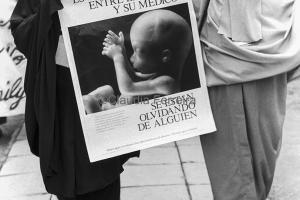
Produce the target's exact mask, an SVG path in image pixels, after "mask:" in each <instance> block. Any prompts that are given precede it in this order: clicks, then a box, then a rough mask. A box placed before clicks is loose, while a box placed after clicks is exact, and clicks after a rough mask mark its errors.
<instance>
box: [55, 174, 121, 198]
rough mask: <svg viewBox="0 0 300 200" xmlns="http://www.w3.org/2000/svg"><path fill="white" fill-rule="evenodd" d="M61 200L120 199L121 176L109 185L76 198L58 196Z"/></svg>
mask: <svg viewBox="0 0 300 200" xmlns="http://www.w3.org/2000/svg"><path fill="white" fill-rule="evenodd" d="M58 199H59V200H120V178H118V179H117V180H116V181H114V182H113V183H112V184H110V185H108V186H107V187H105V188H103V189H101V190H97V191H94V192H90V193H87V194H83V195H77V196H76V197H74V198H64V197H62V196H58Z"/></svg>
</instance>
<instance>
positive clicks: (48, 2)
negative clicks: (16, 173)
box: [10, 0, 62, 159]
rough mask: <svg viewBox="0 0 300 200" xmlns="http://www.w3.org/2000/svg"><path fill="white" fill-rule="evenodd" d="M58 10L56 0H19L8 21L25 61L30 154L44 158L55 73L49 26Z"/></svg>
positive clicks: (51, 111) (53, 94)
mask: <svg viewBox="0 0 300 200" xmlns="http://www.w3.org/2000/svg"><path fill="white" fill-rule="evenodd" d="M61 8H62V4H61V3H60V1H59V0H18V2H17V5H16V7H15V9H14V11H13V13H12V16H11V19H10V22H11V31H12V35H13V37H14V40H15V44H16V46H17V48H18V49H19V50H20V51H21V52H22V53H23V54H24V55H25V56H26V58H27V67H26V74H25V83H24V89H25V93H26V108H25V109H26V111H25V125H26V133H27V139H28V143H29V146H30V149H31V152H32V153H33V154H35V155H37V156H41V154H47V155H46V156H44V157H46V158H47V159H48V158H49V154H50V153H49V152H50V151H51V150H52V149H51V148H48V149H49V150H47V149H46V147H44V146H46V145H44V143H46V142H45V141H44V140H49V138H50V139H51V137H52V129H53V127H52V123H49V122H50V121H54V111H53V108H54V107H55V76H56V74H55V73H56V72H55V61H54V59H51V58H52V57H53V58H54V53H55V50H56V49H55V45H54V43H55V42H54V39H53V38H55V37H54V35H55V34H54V32H55V31H53V29H52V25H53V23H54V22H53V18H54V16H55V15H54V13H55V12H56V11H57V10H59V9H61ZM55 36H56V35H55ZM41 134H42V135H41ZM41 141H42V144H41ZM49 144H50V145H51V140H50V142H49ZM41 150H42V152H41Z"/></svg>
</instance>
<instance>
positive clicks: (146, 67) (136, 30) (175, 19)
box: [130, 10, 192, 79]
mask: <svg viewBox="0 0 300 200" xmlns="http://www.w3.org/2000/svg"><path fill="white" fill-rule="evenodd" d="M130 40H131V44H132V48H133V55H132V56H131V58H130V60H131V62H132V65H133V67H134V69H135V70H136V71H137V72H136V74H137V75H138V76H140V77H141V78H147V77H151V76H153V74H161V73H164V74H166V73H167V74H168V75H171V76H173V78H175V79H180V77H181V72H182V68H183V65H184V63H185V60H186V58H187V56H188V54H189V51H190V48H191V46H192V32H191V29H190V26H189V25H188V23H187V22H186V21H185V20H184V19H183V18H182V17H181V16H180V15H178V14H176V13H174V12H172V11H169V10H154V11H149V12H146V13H144V14H142V15H141V16H139V17H138V18H137V19H136V20H135V21H134V23H133V24H132V27H131V30H130Z"/></svg>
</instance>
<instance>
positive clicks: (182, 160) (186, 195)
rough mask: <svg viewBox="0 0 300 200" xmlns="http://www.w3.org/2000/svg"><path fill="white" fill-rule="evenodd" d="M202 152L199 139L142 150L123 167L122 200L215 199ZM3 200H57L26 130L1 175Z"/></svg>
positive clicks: (17, 141) (14, 146) (0, 182)
mask: <svg viewBox="0 0 300 200" xmlns="http://www.w3.org/2000/svg"><path fill="white" fill-rule="evenodd" d="M195 152H197V153H196V154H195ZM201 152H202V148H201V145H200V140H199V138H198V137H197V138H192V139H188V140H184V141H179V142H176V143H175V142H174V143H169V144H166V145H162V146H158V147H154V148H150V149H147V150H143V151H142V152H141V156H140V158H132V159H130V160H129V161H128V162H127V163H126V165H125V166H124V168H125V171H124V173H123V174H122V176H121V185H122V190H121V199H122V200H170V199H171V200H192V199H193V200H200V199H205V200H210V199H213V198H212V193H211V187H210V183H209V179H208V175H207V170H206V167H205V164H204V158H203V154H202V153H201ZM0 199H1V200H50V199H51V200H53V199H55V200H56V197H55V196H52V195H50V194H47V192H46V191H45V188H44V186H43V184H42V178H41V174H40V171H39V160H38V158H37V157H35V156H33V155H32V154H31V153H30V150H29V147H28V144H27V141H26V137H25V129H24V127H22V130H20V134H19V136H18V137H17V140H16V142H15V143H14V145H13V146H12V149H11V151H10V153H9V155H8V158H7V160H6V163H5V164H4V165H3V167H2V169H1V171H0Z"/></svg>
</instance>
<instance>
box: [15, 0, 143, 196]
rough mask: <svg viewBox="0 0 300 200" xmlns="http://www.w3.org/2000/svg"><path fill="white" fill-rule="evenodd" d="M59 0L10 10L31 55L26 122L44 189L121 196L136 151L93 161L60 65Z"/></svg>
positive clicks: (18, 38)
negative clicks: (126, 169)
mask: <svg viewBox="0 0 300 200" xmlns="http://www.w3.org/2000/svg"><path fill="white" fill-rule="evenodd" d="M59 9H62V4H61V3H60V1H59V0H19V1H18V3H17V5H16V7H15V9H14V12H13V14H12V16H11V30H12V34H13V36H14V39H15V43H16V45H17V47H18V49H19V50H20V51H21V52H22V53H24V55H25V56H26V58H27V59H28V64H27V69H26V70H27V71H26V78H25V80H26V81H25V91H26V95H27V101H26V113H25V124H26V132H27V138H28V142H29V145H30V149H31V151H32V153H33V154H35V155H37V156H39V158H40V167H41V172H42V176H43V181H44V184H45V187H46V190H47V191H48V192H49V193H52V194H55V195H57V196H58V198H59V199H76V200H79V199H105V200H119V198H120V179H119V176H120V173H121V172H122V171H123V168H122V165H123V163H124V162H126V161H127V160H128V158H129V157H132V156H137V155H138V153H132V154H127V155H122V156H119V157H114V158H111V159H106V160H104V161H101V162H94V163H90V161H89V158H88V154H87V150H86V145H85V141H84V138H83V133H82V128H81V125H80V124H81V123H80V120H79V116H78V109H77V104H76V101H75V95H74V89H73V85H72V81H71V76H70V72H69V69H68V68H65V67H62V66H58V65H56V61H55V54H56V50H57V46H58V39H59V36H60V34H61V31H60V23H59V20H58V16H57V10H59Z"/></svg>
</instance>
